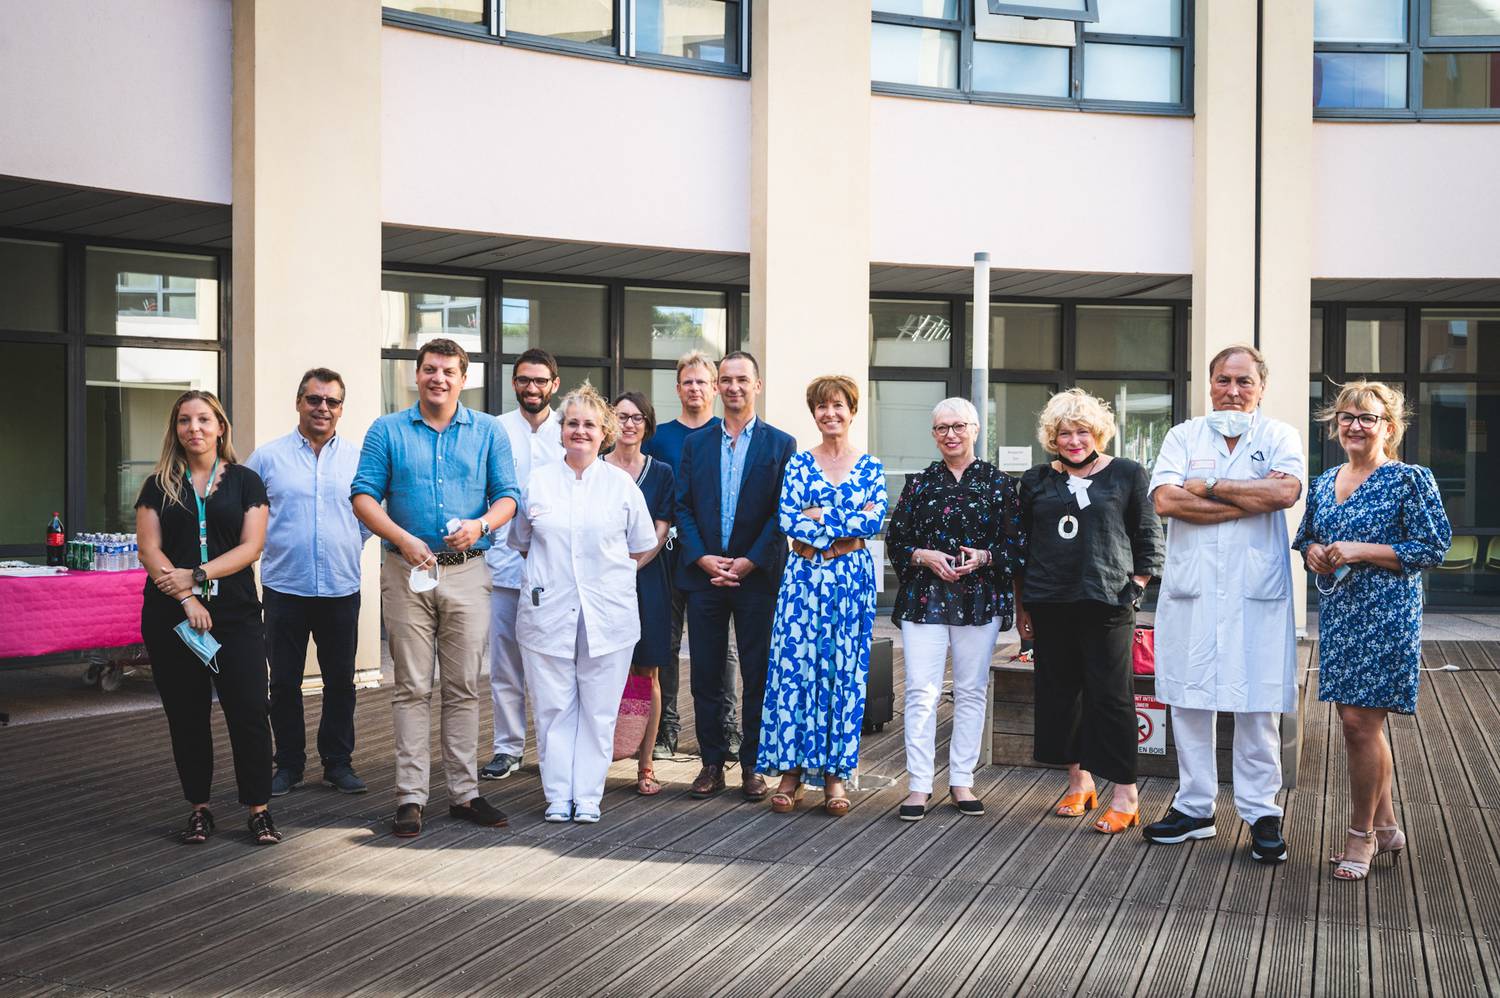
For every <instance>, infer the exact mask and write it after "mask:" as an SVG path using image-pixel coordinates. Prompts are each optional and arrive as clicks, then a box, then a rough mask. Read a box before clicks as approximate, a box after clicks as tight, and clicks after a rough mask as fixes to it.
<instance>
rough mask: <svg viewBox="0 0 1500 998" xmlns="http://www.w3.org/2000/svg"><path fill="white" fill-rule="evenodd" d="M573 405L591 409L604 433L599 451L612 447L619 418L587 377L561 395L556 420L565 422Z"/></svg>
mask: <svg viewBox="0 0 1500 998" xmlns="http://www.w3.org/2000/svg"><path fill="white" fill-rule="evenodd" d="M574 406H578V407H579V408H582V409H587V410H589V411H591V412H592V413H593V414H594V418H595V419H596V420H598V422H599V430H600V432H601V433H603V434H604V439H603V440H602V441H601V442H600V444H599V451H600V453H603V452H604V451H606V450H608V449H609V448H611V447H613V446H614V445H615V441H616V440H618V439H620V418H619V417H618V416H616V415H615V411H614V409H612V408H610V405H609V403H608V402H606V401H604V396H603V395H600V394H599V393H598V392H597V391H595V390H594V386H593V385H591V384H590V383H589V382H588V380H587V379H585V380H584V382H583V384H581V385H579V386H578V387H577V388H574V389H573V390H572V391H570V392H568V394H566V395H564V396H563V400H562V404H561V405H559V406H558V407H557V419H558V422H566V421H567V419H568V410H569V409H571V408H573V407H574Z"/></svg>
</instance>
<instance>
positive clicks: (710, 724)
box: [676, 350, 796, 801]
mask: <svg viewBox="0 0 1500 998" xmlns="http://www.w3.org/2000/svg"><path fill="white" fill-rule="evenodd" d="M718 384H719V398H720V400H721V401H722V402H723V405H724V421H723V423H722V424H721V425H720V426H718V427H717V428H714V429H710V430H704V431H701V432H699V433H694V434H692V435H691V436H689V437H688V438H687V440H686V441H685V442H684V444H683V447H682V463H681V464H680V465H679V466H678V468H677V543H678V545H679V546H680V547H679V558H680V559H681V562H680V569H679V571H678V573H677V578H676V583H677V587H678V588H679V589H681V590H682V591H683V592H685V593H686V594H687V627H688V654H689V655H690V656H691V658H692V689H693V711H694V714H695V718H694V723H695V725H696V727H697V732H698V751H699V754H700V755H702V757H703V768H702V770H700V771H699V773H698V777H697V779H695V780H694V781H693V786H692V788H691V790H690V791H689V792H690V793H691V795H692V796H694V797H699V798H702V797H712V796H713V795H715V794H717V793H718V792H719V791H721V790H723V789H724V766H725V764H726V763H729V762H733V761H734V758H733V756H732V754H731V752H730V748H729V742H728V739H727V738H726V737H725V733H724V719H723V711H724V692H725V690H724V687H725V684H726V682H730V681H732V680H731V679H730V677H729V676H728V675H726V670H725V658H726V656H727V655H728V651H729V623H730V620H731V618H732V619H733V621H734V631H735V639H736V641H735V643H736V645H737V646H738V649H739V653H740V683H741V685H742V686H743V696H744V699H743V701H742V703H741V705H740V724H741V725H742V728H741V730H742V735H741V738H740V752H739V763H740V773H741V774H742V778H743V781H744V782H743V791H744V795H745V799H746V800H752V801H758V800H762V799H764V798H765V796H766V781H765V779H764V778H763V777H762V776H760V774H758V773H756V772H755V759H756V755H757V754H758V753H759V751H760V711H761V704H762V701H764V700H765V696H766V666H767V663H768V661H769V660H770V657H771V621H772V618H773V617H774V616H775V613H776V590H777V588H778V587H779V586H780V585H781V570H782V568H783V566H784V565H785V564H786V554H787V544H786V535H785V534H783V533H782V532H781V525H780V521H779V516H778V512H779V510H778V505H779V503H780V500H781V478H782V474H783V473H784V472H785V471H786V465H787V462H788V461H790V460H791V458H792V454H793V453H794V452H795V451H796V442H795V441H793V439H792V438H791V437H790V436H788V435H787V434H785V433H783V432H782V431H780V430H778V429H776V427H774V426H771V425H770V424H769V423H766V422H764V421H762V420H759V419H757V418H756V416H755V399H756V397H757V396H758V395H760V390H761V382H760V365H759V364H758V363H756V360H755V358H754V357H752V356H751V355H750V354H748V353H745V352H744V351H742V350H736V351H734V352H732V353H730V354H727V355H726V356H725V357H724V359H723V360H722V361H720V362H719V371H718Z"/></svg>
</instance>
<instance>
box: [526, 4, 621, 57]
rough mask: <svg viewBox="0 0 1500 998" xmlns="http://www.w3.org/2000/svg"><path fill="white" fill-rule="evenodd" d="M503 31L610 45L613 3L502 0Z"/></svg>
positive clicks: (613, 11)
mask: <svg viewBox="0 0 1500 998" xmlns="http://www.w3.org/2000/svg"><path fill="white" fill-rule="evenodd" d="M505 30H506V32H507V33H508V32H512V31H519V32H522V33H524V34H528V35H542V36H545V37H547V38H555V39H557V40H558V41H563V42H576V43H578V44H581V45H603V46H613V45H614V44H615V5H614V0H505Z"/></svg>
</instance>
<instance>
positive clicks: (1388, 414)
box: [1317, 378, 1411, 460]
mask: <svg viewBox="0 0 1500 998" xmlns="http://www.w3.org/2000/svg"><path fill="white" fill-rule="evenodd" d="M1335 384H1337V382H1335ZM1372 401H1373V402H1378V403H1379V404H1380V408H1381V409H1383V410H1385V412H1384V415H1385V419H1386V422H1388V423H1390V424H1391V432H1390V433H1388V434H1386V437H1385V456H1386V457H1388V458H1390V459H1391V460H1395V459H1396V458H1397V457H1399V456H1400V455H1401V438H1402V437H1404V436H1406V424H1407V421H1408V420H1409V419H1410V416H1411V413H1410V411H1409V410H1408V408H1407V405H1406V396H1405V395H1403V394H1402V393H1401V389H1399V388H1393V387H1392V386H1390V385H1388V384H1386V383H1385V382H1383V381H1365V380H1364V379H1363V378H1361V379H1360V380H1358V381H1351V382H1349V383H1348V384H1346V385H1339V394H1338V397H1337V398H1335V399H1334V400H1333V401H1332V402H1330V403H1328V404H1327V405H1325V406H1324V407H1323V408H1321V409H1319V410H1318V413H1317V417H1318V422H1320V423H1327V424H1328V439H1329V440H1337V439H1338V438H1339V421H1338V420H1339V413H1340V412H1344V411H1347V412H1370V411H1371V409H1370V403H1371V402H1372Z"/></svg>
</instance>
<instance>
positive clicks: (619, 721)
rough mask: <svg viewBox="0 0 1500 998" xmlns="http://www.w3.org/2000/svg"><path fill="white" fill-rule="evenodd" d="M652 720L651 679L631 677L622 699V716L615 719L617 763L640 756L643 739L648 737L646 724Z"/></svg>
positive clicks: (626, 683) (627, 680)
mask: <svg viewBox="0 0 1500 998" xmlns="http://www.w3.org/2000/svg"><path fill="white" fill-rule="evenodd" d="M650 719H651V677H650V676H631V677H629V678H628V679H626V680H625V695H624V696H622V697H620V716H619V717H618V718H616V719H615V753H614V758H615V760H616V761H619V760H620V759H633V758H635V757H636V756H637V755H639V754H640V751H641V739H643V738H645V737H646V722H647V721H649V720H650ZM648 761H649V760H648Z"/></svg>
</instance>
